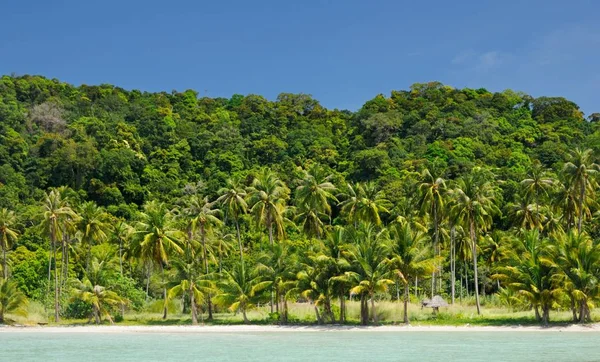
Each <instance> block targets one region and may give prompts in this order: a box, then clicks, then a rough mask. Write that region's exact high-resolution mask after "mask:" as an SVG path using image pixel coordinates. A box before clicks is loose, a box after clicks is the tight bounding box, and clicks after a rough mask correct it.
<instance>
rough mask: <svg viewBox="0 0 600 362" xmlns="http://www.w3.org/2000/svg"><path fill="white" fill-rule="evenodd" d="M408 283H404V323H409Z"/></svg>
mask: <svg viewBox="0 0 600 362" xmlns="http://www.w3.org/2000/svg"><path fill="white" fill-rule="evenodd" d="M408 292H409V291H408V283H404V313H403V314H404V323H405V324H409V321H408V297H409V294H408Z"/></svg>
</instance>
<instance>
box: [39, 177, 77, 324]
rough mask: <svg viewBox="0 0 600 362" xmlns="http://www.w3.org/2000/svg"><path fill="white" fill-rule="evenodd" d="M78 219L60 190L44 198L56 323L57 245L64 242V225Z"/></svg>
mask: <svg viewBox="0 0 600 362" xmlns="http://www.w3.org/2000/svg"><path fill="white" fill-rule="evenodd" d="M77 219H78V216H77V214H76V213H75V212H74V211H73V209H71V207H69V206H68V204H67V203H66V202H65V201H64V200H63V199H62V197H61V194H60V192H59V191H58V190H56V189H53V190H51V191H50V192H49V193H46V194H45V196H44V201H43V202H42V220H41V224H40V226H41V228H42V230H43V232H44V233H45V234H46V235H47V236H48V238H49V239H50V249H51V250H50V257H49V259H50V260H52V257H53V258H54V321H55V322H58V321H59V320H60V315H59V311H60V302H59V294H60V292H59V281H58V274H59V273H58V268H57V254H56V249H57V243H58V242H59V241H60V240H62V233H63V230H64V229H65V228H63V226H64V225H68V224H71V222H76V221H77ZM51 267H52V263H51V262H50V263H49V264H48V286H50V274H51Z"/></svg>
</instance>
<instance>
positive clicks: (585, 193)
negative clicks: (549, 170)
mask: <svg viewBox="0 0 600 362" xmlns="http://www.w3.org/2000/svg"><path fill="white" fill-rule="evenodd" d="M593 156H594V155H593V151H592V150H591V149H586V150H581V149H575V150H574V151H572V152H571V161H569V162H566V163H565V164H564V166H563V173H564V174H565V176H566V179H567V180H568V182H569V185H570V191H571V193H572V194H573V195H576V200H577V216H578V218H577V231H578V232H579V234H581V228H582V224H583V218H584V215H585V214H589V211H588V212H586V211H585V210H586V208H585V207H586V206H587V205H586V204H587V203H588V202H589V201H590V200H592V199H593V197H594V194H595V189H596V188H597V186H598V183H597V182H596V180H595V179H594V178H595V176H596V175H597V174H598V171H599V170H600V165H598V164H596V163H594V162H593V161H594V160H593Z"/></svg>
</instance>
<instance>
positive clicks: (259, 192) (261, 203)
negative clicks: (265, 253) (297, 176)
mask: <svg viewBox="0 0 600 362" xmlns="http://www.w3.org/2000/svg"><path fill="white" fill-rule="evenodd" d="M289 194H290V190H289V189H288V188H287V186H286V185H285V183H284V182H283V181H282V180H281V179H279V177H277V175H276V174H275V173H274V172H273V171H271V170H270V169H268V168H263V169H261V170H260V171H259V172H258V174H257V175H256V177H255V178H254V180H253V181H252V186H251V187H250V188H249V189H248V205H250V213H252V214H253V215H254V218H255V220H256V223H257V225H263V226H264V227H265V228H266V229H267V232H268V235H269V244H270V245H271V246H273V244H274V239H275V236H276V237H277V238H282V237H283V236H284V234H285V232H284V229H283V225H284V221H285V212H286V201H287V199H288V198H289ZM273 229H275V230H273ZM273 233H275V236H274V235H273Z"/></svg>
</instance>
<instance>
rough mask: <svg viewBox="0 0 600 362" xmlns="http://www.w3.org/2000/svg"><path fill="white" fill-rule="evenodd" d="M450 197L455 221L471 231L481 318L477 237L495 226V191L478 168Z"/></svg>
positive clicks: (461, 179)
mask: <svg viewBox="0 0 600 362" xmlns="http://www.w3.org/2000/svg"><path fill="white" fill-rule="evenodd" d="M450 194H451V196H452V197H453V200H452V206H451V208H450V213H451V214H452V217H453V218H455V220H456V221H457V223H459V224H462V225H463V226H464V227H465V229H467V230H468V231H469V237H470V242H471V252H472V256H473V274H474V278H475V301H476V304H477V314H481V305H480V303H479V280H478V275H477V234H478V232H480V231H486V230H487V229H488V227H489V226H490V225H491V223H492V215H494V214H495V213H498V212H499V210H498V207H497V206H496V204H495V200H494V196H495V191H494V188H493V185H492V183H491V182H490V181H489V179H488V175H486V173H485V172H483V171H482V170H481V169H479V168H476V169H474V170H473V172H472V173H471V174H469V175H466V176H465V177H463V178H460V179H459V180H458V181H457V183H456V187H455V188H454V189H453V190H451V191H450Z"/></svg>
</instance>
